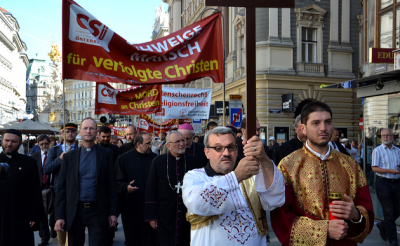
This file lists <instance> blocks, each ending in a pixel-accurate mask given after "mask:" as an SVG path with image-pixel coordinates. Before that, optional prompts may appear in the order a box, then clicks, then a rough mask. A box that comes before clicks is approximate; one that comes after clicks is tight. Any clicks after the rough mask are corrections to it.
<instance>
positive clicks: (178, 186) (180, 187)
mask: <svg viewBox="0 0 400 246" xmlns="http://www.w3.org/2000/svg"><path fill="white" fill-rule="evenodd" d="M175 188H176V193H178V194H179V190H180V189H182V186H181V182H179V183H178V184H177V185H175Z"/></svg>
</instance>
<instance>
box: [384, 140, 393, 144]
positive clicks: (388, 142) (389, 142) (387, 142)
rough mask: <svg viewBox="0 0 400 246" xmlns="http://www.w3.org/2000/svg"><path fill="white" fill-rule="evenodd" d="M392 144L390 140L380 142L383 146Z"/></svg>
mask: <svg viewBox="0 0 400 246" xmlns="http://www.w3.org/2000/svg"><path fill="white" fill-rule="evenodd" d="M392 142H393V141H392V140H382V143H383V144H384V145H388V144H391V143H392Z"/></svg>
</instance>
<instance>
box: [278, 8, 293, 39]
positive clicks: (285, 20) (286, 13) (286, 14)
mask: <svg viewBox="0 0 400 246" xmlns="http://www.w3.org/2000/svg"><path fill="white" fill-rule="evenodd" d="M290 25H291V23H290V9H289V8H282V27H281V28H282V43H289V44H293V41H292V39H291V37H290Z"/></svg>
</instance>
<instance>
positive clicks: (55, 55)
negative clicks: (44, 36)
mask: <svg viewBox="0 0 400 246" xmlns="http://www.w3.org/2000/svg"><path fill="white" fill-rule="evenodd" d="M48 56H49V57H50V59H51V60H52V61H53V62H59V61H61V52H60V49H59V48H58V44H55V42H54V41H53V43H52V44H51V51H50V53H49V54H48Z"/></svg>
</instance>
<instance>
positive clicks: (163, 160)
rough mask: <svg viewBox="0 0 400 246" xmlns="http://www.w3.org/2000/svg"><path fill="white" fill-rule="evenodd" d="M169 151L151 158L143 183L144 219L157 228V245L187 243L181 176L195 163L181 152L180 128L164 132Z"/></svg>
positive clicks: (187, 231)
mask: <svg viewBox="0 0 400 246" xmlns="http://www.w3.org/2000/svg"><path fill="white" fill-rule="evenodd" d="M167 147H168V149H169V152H168V153H167V154H163V155H160V156H158V157H156V158H154V159H153V162H152V164H151V168H150V173H149V177H148V180H147V186H146V215H145V220H146V221H148V222H149V223H150V225H151V226H152V227H153V228H155V229H156V230H157V237H158V241H159V244H160V246H179V245H184V246H186V245H190V223H189V222H187V221H186V212H187V209H186V207H185V205H184V204H183V201H182V184H183V176H184V175H185V173H186V172H188V171H190V170H192V169H195V168H197V167H198V165H199V164H198V162H197V161H196V159H195V158H194V157H192V156H189V155H185V154H184V153H185V140H184V138H183V135H182V134H181V133H180V132H176V131H174V132H170V134H169V135H168V136H167Z"/></svg>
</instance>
